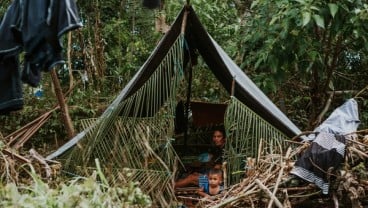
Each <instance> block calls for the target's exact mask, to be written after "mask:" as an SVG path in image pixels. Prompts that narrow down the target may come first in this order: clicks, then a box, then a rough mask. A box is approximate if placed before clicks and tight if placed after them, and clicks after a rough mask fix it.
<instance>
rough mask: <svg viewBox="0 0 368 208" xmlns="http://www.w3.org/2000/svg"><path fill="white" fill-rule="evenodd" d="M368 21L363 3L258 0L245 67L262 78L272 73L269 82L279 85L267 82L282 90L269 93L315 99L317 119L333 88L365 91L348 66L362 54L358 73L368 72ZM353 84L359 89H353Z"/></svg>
mask: <svg viewBox="0 0 368 208" xmlns="http://www.w3.org/2000/svg"><path fill="white" fill-rule="evenodd" d="M367 17H368V10H367V6H366V4H365V3H364V2H362V1H334V2H333V3H332V2H326V1H322V0H318V1H314V0H313V1H312V0H295V1H294V0H293V1H291V0H281V1H276V2H272V3H270V2H269V1H266V0H255V1H253V3H252V6H251V12H250V15H249V17H248V18H246V20H245V22H246V27H245V30H244V31H243V33H244V39H243V46H244V47H243V50H244V51H243V52H244V58H243V60H244V62H243V64H242V66H243V67H245V68H246V69H247V70H249V71H250V72H251V73H252V75H253V76H254V77H258V79H262V77H261V78H260V77H259V74H261V76H262V74H264V73H266V74H269V77H267V79H269V78H270V77H271V78H272V80H273V81H272V80H269V81H267V82H268V83H269V82H271V83H272V82H273V83H275V84H276V86H277V87H275V88H274V87H267V88H264V89H265V90H269V91H268V92H269V93H271V92H273V93H280V92H283V94H288V96H289V97H290V99H293V98H292V97H295V96H297V95H301V94H303V95H304V96H309V97H310V98H311V99H310V101H311V105H310V106H311V108H310V109H309V112H308V113H309V114H310V118H311V120H314V119H316V117H317V115H318V113H319V112H320V111H321V110H322V108H323V107H324V103H325V102H326V100H327V96H328V94H327V91H328V90H360V89H362V88H363V87H364V86H365V85H366V83H365V82H364V81H363V80H361V78H362V77H360V76H354V75H353V74H351V69H349V68H348V67H346V66H347V64H348V63H349V62H350V61H351V59H349V54H358V56H359V60H358V59H356V60H355V63H356V62H358V63H359V64H356V65H354V71H355V72H358V71H361V70H364V69H363V68H361V66H362V64H364V63H366V60H365V59H366V54H367V53H368V50H367V49H368V45H367V41H366V37H367V35H368V30H367V27H366V26H365V25H367V24H368V19H367ZM342 74H344V75H342ZM346 74H349V77H350V79H347V77H346V76H345V75H346ZM341 75H342V76H341ZM264 79H266V78H264ZM352 80H354V83H355V85H354V86H352V85H350V86H347V85H348V83H349V82H350V83H351V81H352ZM260 83H264V82H260ZM263 85H264V84H263ZM272 85H273V84H272ZM291 85H293V86H292V87H291ZM295 85H297V86H298V87H297V88H295ZM261 86H262V85H261ZM347 87H348V88H347ZM291 89H295V91H290V90H291ZM299 105H300V104H299ZM313 122H314V121H311V122H310V123H313Z"/></svg>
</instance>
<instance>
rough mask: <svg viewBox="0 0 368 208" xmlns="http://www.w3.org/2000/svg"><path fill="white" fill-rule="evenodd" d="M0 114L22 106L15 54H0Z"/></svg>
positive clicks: (21, 93)
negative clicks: (7, 55)
mask: <svg viewBox="0 0 368 208" xmlns="http://www.w3.org/2000/svg"><path fill="white" fill-rule="evenodd" d="M0 89H1V90H0V115H4V114H8V113H9V112H11V111H15V110H20V109H22V108H23V92H22V83H21V81H20V70H19V62H18V58H17V57H16V56H9V57H1V56H0Z"/></svg>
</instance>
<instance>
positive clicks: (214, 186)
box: [198, 169, 224, 197]
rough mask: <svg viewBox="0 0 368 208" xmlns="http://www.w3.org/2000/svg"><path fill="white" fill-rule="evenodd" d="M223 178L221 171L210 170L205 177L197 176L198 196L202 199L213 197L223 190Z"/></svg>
mask: <svg viewBox="0 0 368 208" xmlns="http://www.w3.org/2000/svg"><path fill="white" fill-rule="evenodd" d="M222 180H223V176H222V170H221V169H211V170H210V171H209V172H208V176H207V175H200V176H199V187H200V189H199V190H198V194H199V195H200V196H202V197H208V196H214V195H217V194H219V193H221V191H222V190H223V189H224V188H223V186H222V183H223V181H222Z"/></svg>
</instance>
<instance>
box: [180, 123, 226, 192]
mask: <svg viewBox="0 0 368 208" xmlns="http://www.w3.org/2000/svg"><path fill="white" fill-rule="evenodd" d="M212 142H213V144H214V145H213V147H212V148H211V149H210V150H209V151H208V153H203V154H201V155H200V156H199V161H200V162H202V163H206V164H207V167H209V168H204V169H203V171H201V172H194V173H191V174H189V175H188V176H187V177H185V178H182V179H179V180H178V181H176V182H175V184H174V188H180V187H187V186H191V185H195V186H198V185H199V178H200V177H201V176H203V175H207V174H208V171H209V169H212V168H213V169H221V167H222V161H223V149H224V147H225V142H226V134H225V130H224V129H222V128H218V129H215V130H214V132H213V135H212Z"/></svg>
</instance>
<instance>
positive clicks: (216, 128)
mask: <svg viewBox="0 0 368 208" xmlns="http://www.w3.org/2000/svg"><path fill="white" fill-rule="evenodd" d="M215 131H219V132H221V133H222V135H223V136H224V138H226V131H225V128H224V126H216V127H215V128H213V132H215Z"/></svg>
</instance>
